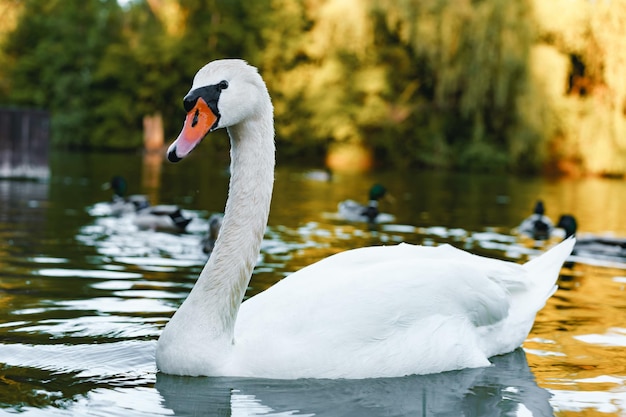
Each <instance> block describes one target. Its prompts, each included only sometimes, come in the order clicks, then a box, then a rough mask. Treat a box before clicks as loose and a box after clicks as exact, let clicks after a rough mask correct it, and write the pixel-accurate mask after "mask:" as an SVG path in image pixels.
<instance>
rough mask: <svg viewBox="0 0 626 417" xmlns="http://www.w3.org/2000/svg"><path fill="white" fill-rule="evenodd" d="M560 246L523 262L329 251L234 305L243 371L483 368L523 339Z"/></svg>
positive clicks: (329, 373)
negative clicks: (540, 271)
mask: <svg viewBox="0 0 626 417" xmlns="http://www.w3.org/2000/svg"><path fill="white" fill-rule="evenodd" d="M563 246H565V247H564V248H562V250H560V251H558V250H556V248H555V251H554V252H552V251H551V253H550V255H551V256H547V255H544V257H542V258H540V259H543V261H539V260H537V261H534V262H531V263H529V264H527V265H528V266H527V265H517V264H514V263H510V262H503V261H498V260H493V259H488V258H483V257H479V256H475V255H471V254H469V253H467V252H464V251H461V250H458V249H455V248H453V247H451V246H448V245H444V246H440V247H437V248H432V247H422V246H414V245H407V244H401V245H398V246H389V247H370V248H362V249H356V250H351V251H347V252H343V253H340V254H337V255H334V256H331V257H329V258H326V259H324V260H322V261H320V262H318V263H315V264H313V265H311V266H309V267H306V268H304V269H302V270H300V271H298V272H297V273H294V274H292V275H290V276H289V277H287V278H286V279H284V280H283V281H281V282H279V283H277V284H276V285H274V286H273V287H271V288H270V289H269V290H266V291H265V292H263V293H260V294H258V295H257V296H255V297H252V298H251V299H249V300H248V301H246V302H244V303H243V305H242V307H241V310H240V312H239V317H238V322H237V326H236V336H235V337H236V339H235V344H236V346H237V349H240V353H241V356H240V358H245V361H246V363H245V366H244V364H241V365H242V370H243V369H246V371H247V372H248V374H249V375H254V374H255V370H257V369H258V373H259V374H261V373H262V374H263V375H266V376H268V374H269V375H271V376H273V377H278V378H291V377H307V376H311V377H313V376H314V377H330V378H338V377H346V378H359V377H367V376H371V375H379V376H399V375H407V374H424V373H433V372H441V371H445V370H450V369H460V368H467V367H478V366H486V365H488V364H489V361H488V359H487V358H489V357H490V356H493V355H496V354H500V353H505V352H508V351H510V350H513V349H515V348H516V347H518V346H519V345H520V344H521V343H522V342H523V341H524V339H525V338H526V337H527V335H528V332H529V331H530V327H531V326H532V323H533V321H534V317H535V314H536V312H537V311H538V309H540V308H541V306H543V304H544V303H545V301H546V299H547V298H548V297H549V295H550V294H551V293H552V292H553V291H554V283H555V281H556V279H557V278H558V270H559V269H560V266H561V264H562V262H563V260H564V259H565V257H566V256H567V255H568V254H569V252H567V247H568V246H570V245H569V243H565V244H563ZM570 250H571V248H570ZM566 252H567V253H566ZM442 261H445V262H442ZM546 264H549V265H546ZM539 268H541V269H545V272H542V274H541V275H542V276H536V277H534V276H531V275H533V274H535V275H539V274H537V272H539ZM529 298H532V299H529ZM534 298H538V300H535V299H534ZM529 306H530V307H529ZM247 349H250V351H247ZM261 369H262V371H261ZM242 372H243V371H242Z"/></svg>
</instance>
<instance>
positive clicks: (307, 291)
mask: <svg viewBox="0 0 626 417" xmlns="http://www.w3.org/2000/svg"><path fill="white" fill-rule="evenodd" d="M185 107H186V110H187V112H188V116H187V119H186V122H185V126H184V127H183V131H182V132H181V134H180V135H179V137H178V138H177V140H176V141H175V142H174V143H173V144H172V145H171V146H170V149H169V150H168V157H169V159H170V160H171V161H179V160H180V159H182V158H183V157H184V156H186V155H187V154H188V153H189V152H190V151H191V150H192V149H193V148H194V147H195V146H196V145H197V144H198V142H200V141H201V140H202V138H203V137H204V136H205V134H206V133H207V132H208V131H212V130H215V129H217V128H220V127H227V128H228V132H229V136H230V138H231V149H232V150H231V157H232V166H231V173H232V176H231V183H230V190H229V197H228V201H227V204H226V210H225V214H224V219H223V224H222V228H221V230H220V234H219V237H218V239H217V242H216V245H215V248H214V250H213V253H212V255H211V257H210V258H209V260H208V262H207V265H206V266H205V268H204V269H203V271H202V273H201V274H200V276H199V278H198V281H197V283H196V285H195V286H194V288H193V289H192V291H191V293H190V294H189V297H188V298H187V299H186V300H185V302H184V303H183V304H182V305H181V307H180V308H179V309H178V311H177V312H176V313H175V314H174V316H173V317H172V319H171V320H170V322H169V323H168V324H167V326H166V327H165V329H164V331H163V333H162V335H161V337H160V339H159V342H158V345H157V356H156V357H157V366H158V368H159V369H160V370H161V371H162V372H165V373H172V374H181V375H216V376H217V375H222V376H253V377H268V378H304V377H312V378H368V377H391V376H402V375H407V374H425V373H434V372H441V371H448V370H454V369H462V368H468V367H479V366H487V365H489V360H488V358H489V357H491V356H493V355H497V354H502V353H506V352H510V351H512V350H514V349H515V348H516V347H518V346H520V345H521V344H522V342H523V341H524V339H525V338H526V337H527V335H528V332H529V331H530V329H531V327H532V324H533V322H534V319H535V315H536V312H537V311H538V310H539V309H541V307H542V306H543V305H544V304H545V301H546V300H547V299H548V298H549V297H550V295H552V293H553V292H554V291H555V289H556V286H555V282H556V280H557V278H558V274H559V271H560V268H561V265H562V263H563V261H564V260H565V258H566V257H567V256H568V255H569V253H570V252H571V250H572V246H573V244H574V239H568V240H566V241H564V242H563V243H561V244H560V245H559V246H557V247H555V248H553V249H552V250H550V251H549V252H548V253H546V254H544V255H542V256H541V257H539V258H537V259H535V260H533V261H531V262H529V263H527V264H525V265H518V264H515V263H510V262H504V261H499V260H493V259H488V258H483V257H479V256H475V255H471V254H469V253H467V252H464V251H461V250H458V249H455V248H453V247H451V246H448V245H444V246H441V247H437V248H432V247H421V246H414V245H408V244H401V245H397V246H388V247H368V248H362V249H356V250H351V251H346V252H342V253H339V254H337V255H334V256H331V257H329V258H327V259H324V260H322V261H320V262H317V263H315V264H313V265H310V266H308V267H306V268H303V269H301V270H299V271H297V272H295V273H293V274H291V275H290V276H288V277H287V278H285V279H283V280H282V281H281V282H279V283H277V284H276V285H274V286H273V287H271V288H269V289H268V290H266V291H264V292H262V293H260V294H258V295H256V296H254V297H252V298H250V299H248V300H247V301H245V302H244V303H243V304H242V303H241V300H242V298H243V295H244V293H245V290H246V288H247V285H248V282H249V280H250V277H251V274H252V269H253V267H254V264H255V261H256V257H257V255H258V253H259V247H260V243H261V240H262V237H263V232H264V229H265V226H266V223H267V218H268V214H269V205H270V199H271V191H272V183H273V167H274V137H273V136H274V134H273V117H272V106H271V101H270V98H269V94H268V93H267V90H266V88H265V85H264V83H263V81H262V79H261V77H260V76H259V75H258V73H257V71H256V69H255V68H253V67H251V66H249V65H247V64H246V63H245V62H243V61H240V60H223V61H215V62H212V63H210V64H208V65H207V66H205V67H204V68H202V69H201V70H200V71H199V72H198V74H197V75H196V77H195V78H194V83H193V86H192V89H191V91H190V92H189V94H188V95H187V96H186V98H185ZM206 109H209V110H206ZM197 111H198V112H200V111H207V112H209V113H211V114H208V115H201V114H199V113H197ZM203 118H204V119H203ZM194 120H195V121H196V123H194ZM198 120H200V122H198ZM202 120H205V121H202Z"/></svg>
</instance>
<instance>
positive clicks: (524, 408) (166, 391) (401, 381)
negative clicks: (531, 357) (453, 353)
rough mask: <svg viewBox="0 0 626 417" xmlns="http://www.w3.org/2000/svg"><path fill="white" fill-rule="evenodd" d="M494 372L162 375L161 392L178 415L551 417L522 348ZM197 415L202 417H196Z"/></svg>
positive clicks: (498, 362)
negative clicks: (276, 377)
mask: <svg viewBox="0 0 626 417" xmlns="http://www.w3.org/2000/svg"><path fill="white" fill-rule="evenodd" d="M491 361H492V363H493V366H489V367H484V368H474V369H464V370H461V371H451V372H444V373H440V374H432V375H414V376H407V377H403V378H372V379H356V380H345V379H344V380H342V379H297V380H273V379H258V378H232V377H219V378H216V377H202V378H199V377H180V376H172V375H166V374H163V373H159V374H158V375H157V382H156V388H157V390H158V391H159V393H160V395H161V396H162V398H163V404H162V405H163V406H164V407H166V408H168V409H171V410H173V411H174V414H175V415H204V414H203V413H210V415H216V416H231V415H233V416H234V415H246V416H255V415H265V416H267V415H297V416H314V415H336V416H481V417H495V416H534V417H544V416H545V417H549V416H553V415H554V413H553V410H552V407H551V405H550V402H549V399H550V393H549V392H548V391H547V390H545V389H543V388H540V387H539V386H537V384H536V382H535V377H534V375H533V373H532V372H531V371H530V368H529V367H528V363H527V362H526V354H525V352H524V351H523V350H522V349H521V348H519V349H517V350H515V351H513V352H511V353H509V354H506V355H502V356H496V357H493V358H491ZM198 413H200V414H198Z"/></svg>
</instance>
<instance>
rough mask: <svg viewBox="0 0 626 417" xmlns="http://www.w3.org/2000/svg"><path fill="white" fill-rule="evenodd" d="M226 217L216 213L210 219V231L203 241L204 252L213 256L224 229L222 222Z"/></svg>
mask: <svg viewBox="0 0 626 417" xmlns="http://www.w3.org/2000/svg"><path fill="white" fill-rule="evenodd" d="M223 219H224V215H223V214H222V213H214V214H212V215H211V217H209V230H208V233H207V235H206V237H205V238H204V239H203V240H202V252H204V253H206V254H209V255H210V254H211V252H213V248H215V242H216V241H217V237H218V236H219V234H220V229H221V228H222V220H223Z"/></svg>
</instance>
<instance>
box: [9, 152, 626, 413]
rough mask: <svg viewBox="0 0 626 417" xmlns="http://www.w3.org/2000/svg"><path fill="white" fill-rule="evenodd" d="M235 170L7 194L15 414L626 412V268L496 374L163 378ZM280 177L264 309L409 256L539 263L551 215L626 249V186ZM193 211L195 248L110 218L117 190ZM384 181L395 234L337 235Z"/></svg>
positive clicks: (567, 281)
mask: <svg viewBox="0 0 626 417" xmlns="http://www.w3.org/2000/svg"><path fill="white" fill-rule="evenodd" d="M227 165H228V161H227V160H226V159H225V158H223V157H222V158H220V157H218V156H215V155H209V154H206V153H202V150H198V151H197V152H194V154H193V155H192V156H191V157H190V158H189V159H187V160H185V161H184V163H180V164H176V165H173V164H169V163H162V161H161V159H160V157H157V158H152V159H148V158H144V157H142V156H139V155H112V154H104V155H103V154H80V153H54V154H53V155H52V158H51V177H50V179H49V181H47V182H45V183H36V182H23V181H11V180H0V364H1V369H0V413H1V412H4V413H11V414H13V413H19V412H22V413H24V414H27V415H45V416H48V415H81V416H83V415H102V416H116V415H120V416H121V415H123V416H144V415H145V416H152V415H226V416H230V415H233V416H244V415H245V416H250V415H281V416H284V415H341V416H368V415H369V416H387V415H389V416H392V415H395V416H405V415H412V416H426V415H428V416H459V415H466V416H528V415H535V416H550V415H553V414H556V415H562V416H573V415H580V416H582V415H600V414H601V415H606V416H619V415H624V414H625V413H626V405H625V404H626V384H625V380H626V353H625V352H624V351H625V349H624V348H625V347H626V325H625V324H624V322H625V321H624V320H625V317H626V297H625V296H626V294H625V292H624V287H625V285H626V261H623V262H607V261H604V260H599V259H593V258H590V259H575V262H573V263H572V264H571V265H569V267H568V268H564V269H563V271H562V277H561V281H560V289H559V290H558V291H557V293H556V294H555V296H554V297H553V298H552V299H551V300H550V301H549V302H548V305H547V306H546V308H545V309H544V310H542V312H541V313H540V314H539V316H538V318H537V323H536V326H535V328H534V329H533V332H532V333H531V335H530V337H529V339H528V340H527V342H526V343H525V344H524V350H522V349H520V350H518V351H516V352H514V353H512V354H510V355H505V356H503V357H501V358H498V359H497V360H496V361H495V366H493V367H490V368H484V369H478V370H467V371H459V372H451V373H446V374H441V375H430V376H419V377H417V376H414V377H406V378H393V379H372V380H365V381H317V380H301V381H271V380H260V379H241V378H178V377H171V376H166V375H160V374H157V372H156V368H155V365H154V349H155V346H156V339H157V338H158V335H159V334H160V331H161V329H162V327H163V326H164V325H165V323H166V322H167V320H168V318H169V317H170V316H171V315H172V314H173V312H174V311H175V309H176V308H177V306H178V305H179V304H180V303H181V302H182V300H183V299H184V297H185V296H186V294H187V293H188V291H189V290H190V288H191V286H192V285H193V283H194V281H195V278H196V277H197V275H198V274H199V272H200V269H201V268H202V266H203V264H204V262H205V261H206V257H205V255H204V254H203V253H202V251H201V245H200V243H201V240H202V238H203V237H204V233H205V231H206V228H207V222H206V219H207V218H208V216H209V215H210V214H211V213H212V212H220V211H222V210H223V207H224V202H225V198H226V192H227V186H228V171H227ZM306 173H307V170H306V169H304V168H301V167H294V166H288V165H287V164H280V165H279V166H278V168H277V176H276V184H275V191H274V198H273V204H272V212H271V215H270V221H269V227H268V231H267V234H266V236H265V241H264V243H263V249H262V253H261V256H260V258H259V263H258V265H257V268H256V270H255V275H254V277H253V279H252V282H251V287H250V289H249V291H248V295H249V296H250V295H254V294H255V293H257V292H259V291H262V290H263V289H265V288H268V287H269V286H271V285H272V284H274V283H275V282H277V281H278V280H280V279H281V278H282V277H284V276H285V275H287V274H289V273H290V272H293V271H295V270H298V269H299V268H300V267H302V266H305V265H308V264H310V263H311V262H314V261H316V260H319V259H321V258H323V257H326V256H328V255H329V254H332V253H335V252H338V251H341V250H344V249H349V248H354V247H359V246H363V245H380V244H393V243H396V242H400V241H406V242H410V243H418V244H427V245H436V244H440V243H451V244H453V245H455V246H458V247H461V248H464V249H467V250H469V251H471V252H474V253H478V254H482V255H488V256H493V257H497V258H501V259H510V260H514V261H518V262H522V261H524V260H526V259H527V257H528V256H529V255H533V254H535V253H537V251H540V250H542V249H543V247H540V246H539V247H537V246H535V244H534V243H533V242H531V241H529V240H525V239H521V238H519V237H518V236H516V235H514V234H513V232H512V229H513V228H514V227H515V226H516V225H517V224H519V222H520V221H521V220H522V219H523V218H524V217H526V216H527V215H528V214H529V212H530V210H531V209H532V206H533V204H534V202H535V200H536V199H537V198H542V199H543V200H544V202H545V204H546V208H547V214H548V215H549V216H551V217H552V218H553V219H554V220H556V219H557V217H558V216H559V215H560V214H561V213H566V212H567V213H572V214H574V215H576V217H577V218H578V220H579V224H580V229H581V232H582V233H594V234H606V233H610V234H614V235H617V236H622V237H624V236H626V216H624V214H623V213H624V212H626V183H625V182H624V181H615V180H603V179H584V180H559V181H548V180H543V179H525V178H518V177H508V176H484V175H469V174H455V173H434V172H406V171H402V172H400V171H395V172H394V171H386V172H374V173H369V174H365V175H340V174H337V175H335V177H334V178H333V180H332V181H331V182H320V181H315V180H311V179H309V178H307V176H306ZM115 174H119V175H123V176H124V177H126V179H127V180H128V182H129V187H130V192H132V193H143V194H147V195H149V196H150V198H151V200H152V202H153V203H175V204H179V205H181V206H182V207H184V208H185V209H186V214H187V215H189V216H193V217H194V220H193V221H192V222H191V224H190V225H189V227H188V233H185V234H181V235H174V234H167V233H160V232H153V231H138V230H136V228H135V227H134V226H133V225H132V224H131V223H130V222H129V221H127V220H125V219H117V218H111V217H107V216H98V215H97V214H98V210H99V209H100V208H101V207H102V204H98V203H101V202H103V201H106V200H108V199H109V197H110V192H109V191H104V190H103V189H102V187H101V185H102V184H103V183H105V182H107V181H108V180H109V179H110V177H111V176H112V175H115ZM374 182H380V183H383V184H385V186H386V187H387V188H388V189H389V192H390V193H391V194H392V195H393V197H394V200H395V201H394V202H383V203H382V205H381V208H382V211H383V212H386V213H390V214H392V215H393V216H394V218H393V219H392V220H391V221H390V222H389V223H385V224H380V225H378V226H377V227H376V228H375V229H373V230H371V229H370V228H368V227H367V226H366V225H364V224H350V223H346V222H343V221H340V220H338V219H336V218H335V216H334V213H335V211H336V207H337V202H339V201H341V200H344V199H346V198H352V199H357V200H365V198H366V192H367V189H368V188H369V187H370V185H371V184H372V183H374Z"/></svg>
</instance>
